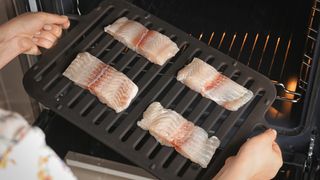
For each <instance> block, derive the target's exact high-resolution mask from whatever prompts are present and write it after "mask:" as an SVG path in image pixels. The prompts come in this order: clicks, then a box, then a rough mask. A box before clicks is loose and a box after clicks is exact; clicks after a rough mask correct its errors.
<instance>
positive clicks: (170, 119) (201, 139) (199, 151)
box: [137, 102, 220, 168]
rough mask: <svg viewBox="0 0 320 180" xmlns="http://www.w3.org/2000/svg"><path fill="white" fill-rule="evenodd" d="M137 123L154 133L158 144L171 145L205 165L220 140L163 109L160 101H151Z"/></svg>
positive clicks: (185, 155)
mask: <svg viewBox="0 0 320 180" xmlns="http://www.w3.org/2000/svg"><path fill="white" fill-rule="evenodd" d="M137 124H138V126H139V127H141V128H142V129H144V130H147V131H149V133H150V134H151V135H152V136H154V137H155V138H156V139H157V141H159V142H160V144H162V145H165V146H169V147H174V148H175V150H176V151H178V152H179V153H180V154H181V155H183V156H184V157H186V158H188V159H190V160H191V161H193V162H195V163H197V164H199V165H200V166H201V167H203V168H206V167H207V165H208V164H209V162H210V160H211V158H212V156H213V154H214V153H215V151H216V149H217V148H218V147H219V145H220V140H219V139H218V138H217V137H215V136H212V137H210V138H208V133H207V132H206V131H205V130H203V129H202V128H200V127H198V126H195V125H194V124H193V123H192V122H190V121H188V120H186V119H185V118H183V117H182V116H181V115H180V114H178V113H177V112H175V111H173V110H170V109H165V108H163V107H162V105H161V104H160V103H159V102H154V103H152V104H151V105H150V106H149V107H148V108H147V110H146V111H145V112H144V113H143V119H142V120H141V121H138V123H137Z"/></svg>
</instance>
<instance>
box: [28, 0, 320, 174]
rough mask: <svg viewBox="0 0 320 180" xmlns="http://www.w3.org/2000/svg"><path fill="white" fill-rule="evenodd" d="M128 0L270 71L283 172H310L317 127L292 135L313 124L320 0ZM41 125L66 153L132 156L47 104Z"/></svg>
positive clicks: (85, 4)
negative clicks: (311, 92)
mask: <svg viewBox="0 0 320 180" xmlns="http://www.w3.org/2000/svg"><path fill="white" fill-rule="evenodd" d="M129 1H130V2H132V3H134V4H135V5H137V6H139V7H141V8H143V9H144V10H146V11H148V12H150V13H152V14H154V15H156V16H158V17H160V18H161V19H163V20H165V21H167V22H169V23H170V24H172V25H174V26H176V27H178V28H180V29H182V30H183V31H185V32H187V33H189V34H190V36H194V37H196V38H198V39H199V40H201V41H203V42H205V43H207V44H208V45H209V46H212V47H214V48H216V49H219V50H220V51H222V52H224V53H225V54H228V55H229V56H231V57H233V58H235V59H237V60H238V61H240V62H242V63H243V64H245V65H247V66H249V67H251V68H252V69H255V70H256V71H258V72H260V73H262V74H264V75H265V76H267V77H269V78H270V80H272V82H274V84H275V86H276V87H277V90H278V97H277V100H276V101H275V102H274V104H273V105H272V107H271V108H270V109H269V110H268V112H267V113H266V116H265V118H266V120H267V121H268V122H269V123H270V125H271V126H272V127H274V128H276V129H277V130H278V131H279V132H280V134H281V137H280V140H279V142H280V145H281V148H282V149H283V151H284V160H285V165H284V166H283V167H282V169H281V171H280V172H279V174H278V176H277V179H301V177H303V176H304V177H305V176H309V174H307V175H306V173H304V172H306V168H305V164H306V159H307V158H308V155H307V153H306V152H308V149H309V147H310V132H311V130H310V132H309V131H308V133H306V134H305V135H304V136H303V135H301V136H299V138H293V139H292V138H291V139H290V138H288V136H298V135H300V134H301V132H302V131H303V130H304V129H305V128H306V127H308V122H306V118H305V116H306V115H305V113H306V110H305V108H306V105H305V104H307V103H308V101H309V99H308V98H306V97H307V96H306V94H307V91H308V87H309V86H310V83H309V82H308V80H309V76H310V72H311V69H312V68H314V67H312V64H314V63H313V55H314V53H315V48H316V47H315V46H316V42H317V35H318V29H319V21H320V1H318V0H306V1H300V0H291V1H289V0H282V1H276V0H270V1H254V0H245V1H239V0H225V1H217V0H214V1H209V0H199V1H182V0H148V1H147V0H129ZM99 3H100V0H93V1H89V0H68V1H63V2H62V1H50V2H48V1H39V3H38V4H37V7H36V8H38V9H39V10H43V11H49V12H57V13H61V14H62V13H63V14H69V15H70V14H73V15H85V14H87V13H89V12H90V11H91V10H92V9H93V8H95V7H96V6H98V4H99ZM34 8H35V7H34ZM30 9H31V8H30ZM36 125H38V126H40V127H41V128H43V129H44V131H45V132H46V134H47V141H48V144H50V145H51V146H52V147H53V148H54V149H55V150H56V151H57V152H58V154H59V155H60V156H61V157H64V155H65V154H66V152H67V151H68V150H73V151H76V152H80V153H85V154H90V155H94V156H98V157H102V158H108V159H111V160H113V159H114V160H116V161H120V162H125V163H129V164H131V163H130V162H128V161H127V160H126V159H124V158H123V157H121V156H120V155H118V154H117V153H115V152H113V151H111V150H110V149H108V148H106V147H104V146H103V145H102V144H100V143H99V142H97V141H95V140H94V139H92V138H91V137H89V136H88V135H86V134H85V133H83V132H82V131H81V130H78V129H77V128H75V127H73V126H72V125H70V124H69V123H67V122H66V121H64V120H63V119H62V118H61V117H59V116H58V115H56V114H54V113H52V112H50V111H43V112H42V114H41V115H40V116H39V118H38V120H37V122H36ZM57 129H59V131H58V133H57ZM311 135H312V134H311ZM79 136H80V137H81V138H79ZM65 137H68V138H65ZM106 152H107V153H106ZM310 171H311V170H310Z"/></svg>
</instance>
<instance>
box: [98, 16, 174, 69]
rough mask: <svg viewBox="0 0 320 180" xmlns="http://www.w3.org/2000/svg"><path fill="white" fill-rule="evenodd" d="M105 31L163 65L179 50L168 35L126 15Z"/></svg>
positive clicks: (152, 60) (150, 59)
mask: <svg viewBox="0 0 320 180" xmlns="http://www.w3.org/2000/svg"><path fill="white" fill-rule="evenodd" d="M104 31H105V32H107V33H109V34H110V35H112V36H113V37H114V38H115V39H117V40H118V41H120V42H122V43H123V44H125V45H126V46H127V47H129V48H130V49H132V50H134V51H136V52H137V53H139V54H141V55H142V56H144V57H146V58H147V59H148V60H149V61H151V62H153V63H155V64H158V65H163V64H164V63H165V62H166V61H167V60H168V59H170V58H172V57H173V56H174V55H175V54H176V53H177V52H178V51H179V48H178V46H177V44H176V43H174V42H173V41H172V40H171V39H170V38H168V37H167V36H165V35H163V34H161V33H159V32H157V31H154V30H149V29H148V28H146V27H145V26H143V25H142V24H140V23H139V22H137V21H133V20H129V19H128V18H126V17H122V18H119V19H118V20H116V21H115V22H114V23H113V24H111V25H108V26H107V27H105V28H104Z"/></svg>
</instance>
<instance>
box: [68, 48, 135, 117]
mask: <svg viewBox="0 0 320 180" xmlns="http://www.w3.org/2000/svg"><path fill="white" fill-rule="evenodd" d="M63 75H64V76H65V77H67V78H69V79H70V80H71V81H73V82H75V83H76V84H77V85H79V86H80V87H82V88H84V89H88V90H89V91H90V92H91V93H92V94H94V95H95V96H97V97H98V99H99V100H100V101H101V102H102V103H104V104H107V106H109V107H110V108H112V109H114V110H115V111H116V112H117V113H119V112H121V111H123V110H124V109H126V108H127V107H128V106H129V105H130V102H131V101H132V99H133V98H134V97H135V96H136V94H137V92H138V87H137V85H135V84H134V83H133V82H132V81H131V80H130V79H129V78H128V77H127V76H126V75H125V74H123V73H121V72H119V71H117V70H116V69H114V68H113V67H111V66H110V65H107V64H105V63H103V62H102V61H101V60H99V59H98V58H96V57H95V56H93V55H91V54H90V53H88V52H84V53H79V54H78V55H77V57H76V58H75V59H74V60H73V61H72V63H71V64H70V65H69V67H68V68H67V69H66V70H65V71H64V73H63Z"/></svg>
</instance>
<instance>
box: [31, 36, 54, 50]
mask: <svg viewBox="0 0 320 180" xmlns="http://www.w3.org/2000/svg"><path fill="white" fill-rule="evenodd" d="M32 41H33V42H34V43H35V44H36V45H37V46H40V47H43V48H46V49H49V48H51V47H52V46H53V45H54V43H53V42H52V41H50V40H48V39H45V38H41V37H39V38H36V37H34V38H32Z"/></svg>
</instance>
